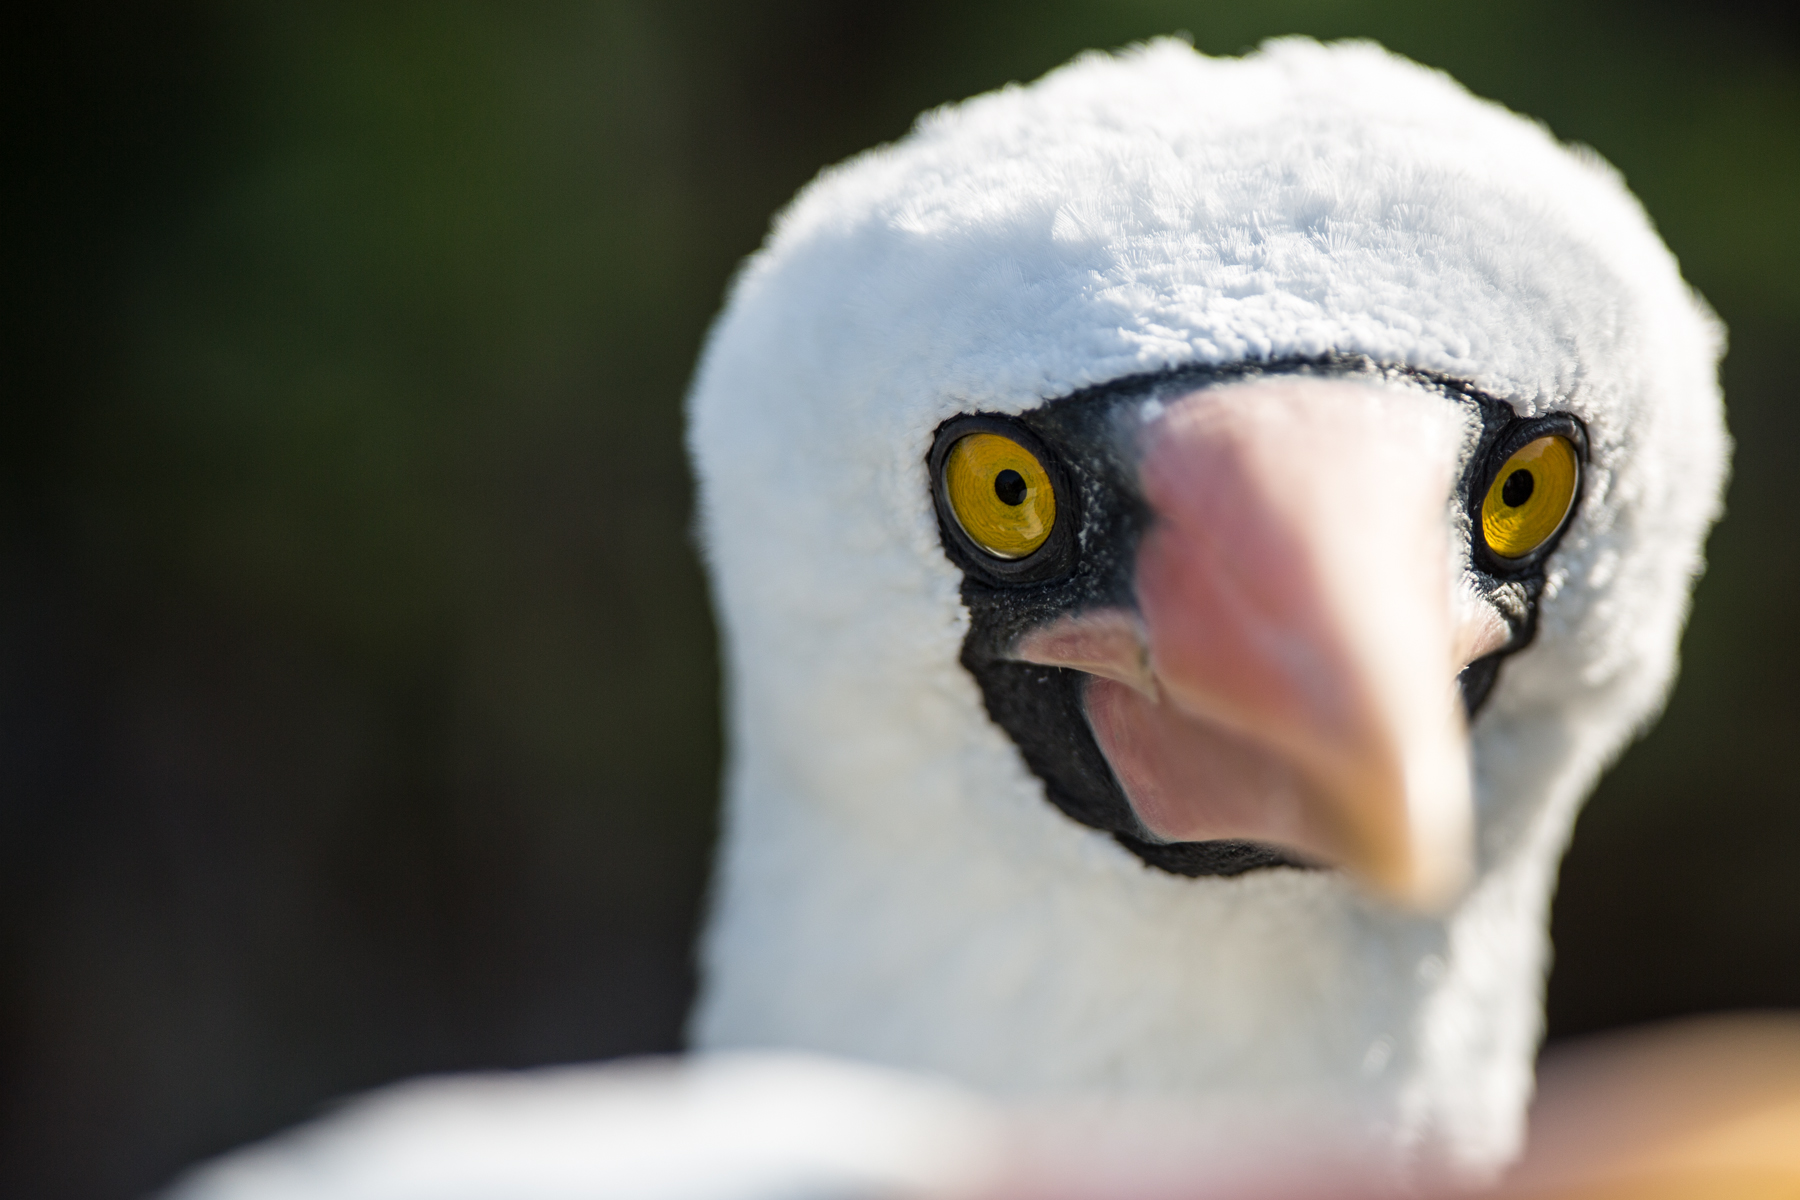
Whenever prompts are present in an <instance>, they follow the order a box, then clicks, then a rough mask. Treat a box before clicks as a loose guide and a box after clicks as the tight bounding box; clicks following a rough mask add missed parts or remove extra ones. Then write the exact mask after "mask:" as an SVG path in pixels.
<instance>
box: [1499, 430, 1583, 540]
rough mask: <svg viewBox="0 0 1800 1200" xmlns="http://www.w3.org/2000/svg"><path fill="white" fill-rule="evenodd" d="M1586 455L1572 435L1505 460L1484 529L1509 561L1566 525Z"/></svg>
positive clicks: (1538, 441)
mask: <svg viewBox="0 0 1800 1200" xmlns="http://www.w3.org/2000/svg"><path fill="white" fill-rule="evenodd" d="M1580 480H1581V459H1580V456H1579V454H1578V453H1577V452H1576V449H1575V447H1574V445H1573V444H1572V443H1571V442H1570V441H1569V439H1568V438H1565V437H1558V436H1556V435H1551V436H1549V437H1541V438H1537V439H1536V440H1534V441H1531V442H1529V443H1527V444H1526V445H1524V446H1521V447H1520V448H1519V449H1518V450H1516V451H1514V452H1513V454H1512V455H1511V456H1510V457H1509V458H1508V459H1507V460H1506V462H1505V463H1503V464H1502V465H1501V467H1500V470H1499V471H1497V472H1496V473H1495V474H1494V481H1493V483H1491V484H1490V485H1489V486H1488V490H1487V495H1486V496H1485V497H1483V499H1482V502H1481V532H1482V535H1483V536H1484V537H1485V538H1486V539H1487V544H1488V549H1489V550H1491V551H1493V552H1494V554H1495V555H1497V556H1498V557H1499V558H1501V559H1503V560H1516V559H1521V558H1524V557H1525V556H1526V555H1529V554H1530V553H1531V552H1532V551H1534V550H1536V549H1537V548H1538V547H1540V546H1542V545H1543V544H1544V543H1545V542H1547V541H1549V540H1550V537H1551V535H1553V534H1554V533H1556V531H1557V530H1559V529H1561V528H1562V525H1563V521H1564V520H1566V519H1567V518H1568V515H1569V510H1570V508H1572V507H1573V506H1574V502H1575V489H1576V485H1577V484H1579V482H1580Z"/></svg>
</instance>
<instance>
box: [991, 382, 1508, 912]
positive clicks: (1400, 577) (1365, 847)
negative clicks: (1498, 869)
mask: <svg viewBox="0 0 1800 1200" xmlns="http://www.w3.org/2000/svg"><path fill="white" fill-rule="evenodd" d="M1463 438H1464V424H1463V417H1462V416H1461V413H1460V410H1459V409H1458V408H1457V406H1456V405H1455V404H1454V403H1453V402H1450V401H1448V400H1444V399H1442V398H1439V397H1435V396H1431V395H1428V394H1425V393H1423V392H1417V391H1413V390H1405V389H1400V388H1391V387H1381V386H1374V385H1370V384H1366V383H1360V382H1353V381H1344V380H1327V379H1319V378H1313V377H1307V376H1295V377H1289V378H1284V379H1274V380H1263V381H1257V382H1250V383H1241V384H1232V385H1225V386H1220V387H1214V388H1208V389H1205V390H1202V391H1197V392H1194V393H1191V394H1189V395H1187V396H1184V397H1182V398H1181V399H1179V400H1177V401H1175V402H1173V403H1170V404H1168V405H1167V406H1166V407H1165V408H1164V410H1163V411H1162V413H1161V414H1160V415H1159V416H1157V417H1155V418H1154V419H1153V420H1152V421H1151V422H1150V423H1149V424H1148V425H1147V426H1146V428H1145V431H1144V439H1145V440H1144V451H1143V457H1142V460H1141V465H1140V484H1141V487H1142V491H1143V495H1144V498H1145V500H1146V501H1147V502H1148V504H1149V506H1150V509H1151V512H1152V521H1151V525H1150V527H1149V529H1148V530H1147V532H1146V533H1145V535H1144V539H1143V542H1142V544H1141V545H1140V547H1139V550H1138V557H1137V564H1136V588H1137V600H1138V609H1137V611H1136V612H1131V611H1128V610H1126V609H1102V610H1097V611H1089V612H1086V613H1082V614H1080V615H1078V616H1076V617H1074V618H1069V619H1064V620H1061V621H1058V622H1056V623H1054V624H1052V625H1050V626H1047V627H1043V628H1040V629H1037V630H1034V631H1032V632H1031V633H1029V634H1027V635H1026V636H1025V637H1024V638H1023V639H1022V640H1021V641H1020V643H1019V645H1018V646H1017V647H1016V649H1015V652H1014V653H1015V657H1017V658H1020V659H1023V660H1026V661H1030V662H1035V663H1042V664H1046V665H1055V666H1064V667H1073V668H1076V669H1079V670H1083V671H1086V672H1088V673H1090V674H1091V675H1093V676H1094V677H1095V678H1093V679H1092V680H1091V681H1090V682H1089V684H1088V687H1087V689H1086V692H1085V703H1086V709H1087V717H1088V722H1089V724H1090V726H1091V727H1092V729H1093V732H1094V736H1095V739H1096V740H1097V741H1098V743H1099V745H1100V748H1101V750H1102V751H1103V752H1104V753H1105V754H1106V757H1107V760H1108V762H1109V763H1110V764H1111V766H1112V768H1113V773H1114V774H1115V775H1116V776H1117V777H1118V779H1119V782H1120V783H1121V784H1122V785H1123V787H1124V790H1125V793H1126V795H1127V796H1128V797H1129V799H1130V800H1131V804H1132V807H1133V808H1134V809H1135V811H1136V813H1137V816H1138V819H1139V821H1140V822H1141V823H1142V824H1143V825H1144V827H1145V828H1146V829H1147V830H1148V831H1149V832H1150V833H1151V834H1153V835H1154V836H1156V837H1159V838H1162V839H1164V840H1167V841H1183V842H1186V841H1211V840H1216V839H1243V840H1248V841H1255V842H1261V843H1266V844H1270V845H1274V846H1277V847H1281V848H1284V849H1286V850H1288V851H1289V852H1291V853H1292V854H1293V855H1294V856H1295V857H1297V858H1299V859H1301V860H1305V861H1309V862H1313V863H1316V864H1319V865H1324V866H1334V867H1340V868H1342V869H1344V870H1345V871H1347V872H1349V873H1350V874H1352V875H1353V876H1355V877H1357V878H1358V879H1360V880H1361V881H1363V882H1364V883H1365V884H1366V885H1367V886H1369V887H1370V888H1371V889H1373V890H1374V891H1376V892H1378V893H1380V894H1383V895H1386V896H1388V897H1390V898H1392V899H1395V900H1398V901H1400V902H1402V903H1405V904H1408V905H1410V906H1415V907H1436V906H1439V905H1441V904H1443V903H1445V902H1447V901H1448V900H1449V899H1450V898H1451V897H1453V896H1454V895H1456V894H1457V893H1458V892H1459V891H1460V890H1461V888H1462V886H1463V884H1464V881H1465V880H1466V878H1467V876H1468V873H1469V869H1470V860H1471V856H1472V828H1473V814H1472V800H1471V793H1470V780H1469V754H1468V737H1467V731H1466V729H1465V724H1464V719H1463V714H1462V706H1461V703H1460V698H1459V695H1458V692H1457V687H1456V677H1457V674H1458V673H1459V672H1460V671H1461V669H1462V667H1463V666H1464V665H1466V664H1467V663H1468V662H1470V661H1472V660H1473V659H1475V658H1477V657H1480V656H1481V655H1483V654H1486V653H1488V652H1490V651H1492V650H1495V649H1498V648H1499V647H1500V646H1501V645H1503V644H1504V642H1505V640H1506V638H1507V636H1508V630H1507V627H1506V625H1505V623H1504V622H1503V621H1502V620H1501V619H1500V618H1499V616H1498V614H1497V613H1495V612H1494V611H1493V610H1492V608H1491V607H1489V606H1488V605H1487V604H1485V603H1483V602H1478V601H1471V600H1469V599H1466V598H1465V597H1463V596H1462V595H1461V594H1460V593H1459V592H1458V590H1457V584H1458V583H1459V576H1460V573H1459V572H1455V571H1453V569H1452V559H1451V539H1450V529H1451V520H1452V508H1451V503H1452V501H1451V493H1452V487H1453V484H1454V480H1453V478H1452V473H1453V471H1454V469H1455V465H1456V462H1457V458H1458V450H1459V448H1460V446H1461V444H1462V440H1463Z"/></svg>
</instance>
